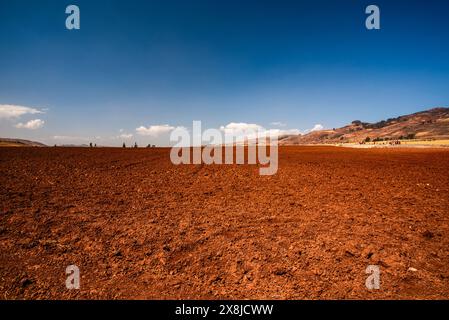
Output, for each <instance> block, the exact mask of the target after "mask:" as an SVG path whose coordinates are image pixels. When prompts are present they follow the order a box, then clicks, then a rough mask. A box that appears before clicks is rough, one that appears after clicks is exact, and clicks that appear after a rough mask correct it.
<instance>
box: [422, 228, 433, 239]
mask: <svg viewBox="0 0 449 320" xmlns="http://www.w3.org/2000/svg"><path fill="white" fill-rule="evenodd" d="M422 235H423V237H424V238H426V239H432V238H433V237H434V234H433V233H432V232H430V231H429V230H426V231H424V232H423V234H422Z"/></svg>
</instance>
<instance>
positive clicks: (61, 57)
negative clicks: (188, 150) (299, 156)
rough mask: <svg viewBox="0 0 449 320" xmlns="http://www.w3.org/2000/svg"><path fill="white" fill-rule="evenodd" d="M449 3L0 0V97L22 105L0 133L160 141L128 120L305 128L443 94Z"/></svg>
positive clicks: (435, 100) (426, 102)
mask: <svg viewBox="0 0 449 320" xmlns="http://www.w3.org/2000/svg"><path fill="white" fill-rule="evenodd" d="M69 4H76V5H78V6H79V8H80V11H81V29H80V30H72V31H69V30H67V29H66V28H65V19H66V17H67V15H66V14H65V8H66V6H68V5H69ZM369 4H376V5H378V6H379V7H380V10H381V30H371V31H369V30H367V29H366V28H365V19H366V17H367V15H366V14H365V8H366V6H368V5H369ZM448 14H449V2H448V1H443V0H442V1H399V0H395V1H362V0H340V1H336V0H335V1H323V0H318V1H316V0H315V1H312V0H309V1H299V0H297V1H274V0H272V1H256V0H241V1H237V0H227V1H223V0H221V1H214V0H207V1H206V0H202V1H198V0H184V1H170V0H168V1H167V0H165V1H135V0H127V1H112V0H107V1H106V0H104V1H102V0H95V1H85V0H73V1H70V2H69V1H56V0H54V1H49V0H47V1H45V0H44V1H22V0H1V1H0V40H1V41H0V106H4V108H5V106H9V107H11V106H24V107H27V108H29V109H22V112H21V113H20V115H15V116H11V114H9V115H5V114H3V115H2V113H1V112H0V136H1V137H19V138H28V139H35V140H39V141H43V142H45V143H48V144H54V143H57V144H60V143H86V142H89V141H93V142H97V143H98V144H101V145H121V143H122V142H123V141H126V142H127V143H131V142H132V143H133V142H134V141H137V142H138V143H139V144H141V145H142V144H145V145H146V144H147V143H156V144H166V143H167V134H166V133H165V134H164V133H160V134H155V135H151V136H141V135H139V131H136V128H139V127H141V126H144V127H146V128H148V127H149V126H154V127H153V128H156V129H157V128H159V127H158V126H160V125H165V124H167V125H169V127H176V126H185V127H189V126H191V124H192V121H193V120H201V121H202V122H203V127H205V128H211V127H215V128H218V127H220V126H225V125H226V124H228V123H231V122H242V123H251V124H258V125H260V126H263V127H265V128H273V127H279V125H275V124H272V123H274V122H280V123H282V124H283V125H282V128H283V130H284V129H285V130H288V129H297V130H301V131H304V130H307V129H310V128H312V127H313V126H314V125H315V124H322V125H323V126H324V127H327V128H332V127H339V126H342V125H345V124H347V123H349V122H350V121H352V120H355V119H361V120H364V121H378V120H381V119H384V118H389V117H393V116H397V115H401V114H406V113H412V112H416V111H420V110H423V109H427V108H431V107H435V106H448V105H449V103H448V102H449V19H448ZM30 110H31V111H30ZM32 110H34V111H36V112H34V113H33V111H32ZM0 111H1V110H0ZM36 119H39V120H41V122H42V123H41V124H37V123H36V122H34V123H33V124H37V125H36V126H35V127H38V128H35V129H29V128H28V127H30V128H32V127H33V125H29V126H27V124H28V121H31V120H36ZM19 123H21V124H22V125H18V124H19ZM156 131H157V130H156ZM162 131H164V130H162ZM162 131H161V132H162ZM120 135H129V136H130V135H132V137H130V138H128V139H125V138H120V137H119V136H120Z"/></svg>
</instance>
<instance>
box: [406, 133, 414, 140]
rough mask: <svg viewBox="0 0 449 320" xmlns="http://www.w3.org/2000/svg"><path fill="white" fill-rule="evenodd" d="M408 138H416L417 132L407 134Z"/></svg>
mask: <svg viewBox="0 0 449 320" xmlns="http://www.w3.org/2000/svg"><path fill="white" fill-rule="evenodd" d="M406 139H410V140H412V139H415V134H414V133H409V134H408V135H407V137H406Z"/></svg>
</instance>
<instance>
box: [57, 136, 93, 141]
mask: <svg viewBox="0 0 449 320" xmlns="http://www.w3.org/2000/svg"><path fill="white" fill-rule="evenodd" d="M52 138H53V139H55V140H64V141H89V140H90V139H89V138H86V137H75V136H53V137H52Z"/></svg>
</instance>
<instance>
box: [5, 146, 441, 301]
mask: <svg viewBox="0 0 449 320" xmlns="http://www.w3.org/2000/svg"><path fill="white" fill-rule="evenodd" d="M169 152H170V150H169V149H156V148H152V149H120V148H117V149H113V148H111V149H106V148H93V149H89V148H2V149H0V181H1V183H0V210H1V211H0V298H1V299H22V298H25V299H81V298H83V299H97V298H112V299H169V298H173V299H177V298H182V299H197V298H201V299H243V298H253V299H353V298H361V299H386V298H392V299H399V298H412V299H414V298H423V299H437V298H438V299H448V298H449V249H448V248H449V150H445V149H404V148H400V149H363V150H361V149H347V148H336V147H281V148H280V153H279V156H280V164H279V170H278V172H277V174H276V175H273V176H260V175H259V171H258V167H257V166H256V165H179V166H175V165H173V164H172V163H171V162H170V158H169ZM72 264H75V265H77V266H78V267H79V269H80V274H81V281H80V286H81V288H80V290H68V289H67V288H66V286H65V281H66V277H67V276H66V274H65V270H66V267H67V266H68V265H72ZM368 265H378V266H379V268H380V270H381V274H380V289H379V290H368V289H367V288H366V286H365V280H366V278H367V277H368V275H367V274H366V273H365V269H366V268H367V266H368Z"/></svg>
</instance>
